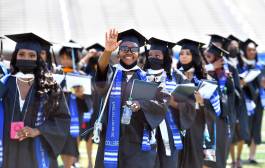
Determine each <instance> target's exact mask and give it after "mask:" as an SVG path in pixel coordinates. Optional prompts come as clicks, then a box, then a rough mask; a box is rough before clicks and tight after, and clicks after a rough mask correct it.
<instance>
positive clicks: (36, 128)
mask: <svg viewBox="0 0 265 168" xmlns="http://www.w3.org/2000/svg"><path fill="white" fill-rule="evenodd" d="M209 37H210V41H209V43H208V44H204V43H202V42H199V41H195V40H193V39H176V41H177V40H179V41H177V42H175V41H171V42H170V41H167V40H164V39H160V37H159V35H158V36H156V37H151V38H146V37H145V36H144V35H142V34H141V33H139V32H138V31H136V30H135V29H129V30H126V31H122V32H118V31H117V30H116V29H110V30H109V31H107V32H106V34H105V44H104V45H101V44H99V43H95V44H93V45H91V46H89V47H87V48H84V47H82V45H80V44H78V43H77V42H75V41H72V40H71V41H69V42H67V43H62V47H61V49H60V51H59V52H58V53H56V54H55V53H54V52H53V49H52V43H51V42H49V41H48V40H45V39H44V38H42V37H39V36H38V35H36V34H34V33H24V34H12V35H5V38H8V39H11V40H13V41H14V42H16V47H15V49H14V51H13V53H12V55H11V58H10V59H9V61H7V60H4V59H3V58H4V57H3V53H4V52H3V47H2V42H1V57H0V79H1V81H0V168H15V167H19V168H46V167H47V168H48V167H50V168H56V167H58V163H57V160H58V157H61V159H62V161H63V165H64V167H65V168H71V167H79V166H80V165H79V164H78V161H79V157H80V153H79V148H80V147H79V144H80V141H82V140H84V141H85V142H86V150H87V156H88V158H87V159H88V166H89V167H90V168H92V167H96V168H104V167H105V168H118V167H119V168H202V167H204V168H207V167H209V168H210V167H213V168H215V167H216V168H225V167H226V166H227V160H228V157H229V155H230V157H231V159H232V164H231V167H233V168H240V167H243V164H242V160H241V155H242V149H243V146H244V144H248V149H249V160H248V162H249V164H253V165H257V164H259V163H258V162H257V161H256V158H255V156H256V149H257V146H258V145H259V144H260V143H261V125H262V115H263V109H264V107H265V90H264V89H265V76H264V72H263V71H264V65H262V64H261V63H260V62H259V60H258V57H257V47H258V44H257V43H256V42H255V41H253V40H251V39H246V40H240V39H239V38H237V37H235V36H234V35H230V36H228V37H223V36H221V35H217V34H210V35H209ZM1 40H3V38H1ZM176 46H179V47H180V48H181V49H180V51H179V56H178V60H177V61H175V58H174V49H173V48H174V47H176ZM7 62H8V64H7ZM84 81H85V82H84ZM86 81H87V83H86ZM84 83H85V84H84ZM136 86H137V87H136ZM179 88H180V89H179ZM93 143H97V144H98V148H97V155H96V160H95V165H93V164H94V162H93V161H92V160H93V159H92V150H93V148H92V145H93Z"/></svg>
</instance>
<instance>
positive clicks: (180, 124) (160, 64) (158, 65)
mask: <svg viewBox="0 0 265 168" xmlns="http://www.w3.org/2000/svg"><path fill="white" fill-rule="evenodd" d="M149 44H150V50H149V53H148V56H147V58H146V63H145V66H144V68H145V70H146V71H147V80H148V82H155V83H157V84H159V85H160V87H161V89H162V91H163V90H164V91H165V92H166V93H167V94H168V95H167V98H166V100H167V103H168V109H167V113H166V118H165V119H164V120H163V121H162V122H161V123H160V124H159V127H158V129H157V136H156V138H157V145H158V152H157V153H158V159H157V163H156V166H157V167H161V168H164V167H167V168H175V167H177V165H180V160H179V159H178V158H179V152H180V150H182V149H183V144H182V137H181V130H184V129H188V128H189V127H190V126H191V124H190V123H192V120H193V118H194V117H193V116H194V115H195V106H194V105H195V102H194V99H193V98H191V100H190V101H186V102H185V101H178V100H176V99H177V98H176V99H175V98H174V97H173V96H170V92H172V91H173V90H174V88H175V87H176V86H177V84H182V83H187V82H189V81H187V80H186V78H185V76H184V75H183V74H181V72H180V71H178V70H173V69H172V48H173V47H174V46H175V45H176V44H175V43H172V42H168V41H164V40H160V39H157V38H154V37H152V38H150V39H149Z"/></svg>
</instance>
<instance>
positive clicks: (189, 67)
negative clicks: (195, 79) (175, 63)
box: [181, 62, 193, 71]
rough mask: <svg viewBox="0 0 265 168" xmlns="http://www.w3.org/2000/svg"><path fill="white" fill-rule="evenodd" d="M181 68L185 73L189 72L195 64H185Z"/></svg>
mask: <svg viewBox="0 0 265 168" xmlns="http://www.w3.org/2000/svg"><path fill="white" fill-rule="evenodd" d="M181 66H182V68H183V70H184V71H188V70H189V69H191V68H192V67H193V62H191V63H189V64H185V65H184V64H182V65H181Z"/></svg>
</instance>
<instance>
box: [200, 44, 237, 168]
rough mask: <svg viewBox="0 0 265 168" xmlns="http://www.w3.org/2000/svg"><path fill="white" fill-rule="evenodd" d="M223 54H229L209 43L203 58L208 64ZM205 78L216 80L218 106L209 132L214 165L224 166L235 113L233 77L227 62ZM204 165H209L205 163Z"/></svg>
mask: <svg viewBox="0 0 265 168" xmlns="http://www.w3.org/2000/svg"><path fill="white" fill-rule="evenodd" d="M225 54H229V53H228V52H227V51H225V50H223V49H221V48H219V47H217V46H216V45H215V44H213V43H210V45H209V47H208V48H207V49H206V56H205V60H206V63H208V64H213V63H214V62H216V61H218V60H220V59H222V57H223V56H224V55H225ZM207 79H214V80H216V81H217V82H218V91H219V98H220V99H219V100H220V108H219V112H217V111H216V110H215V111H216V114H218V115H217V116H218V117H216V119H215V120H213V124H211V125H214V127H213V129H210V128H209V129H210V130H209V131H210V134H211V136H212V137H214V142H215V149H216V163H214V165H215V167H218V168H225V167H226V159H227V154H228V149H229V146H230V140H231V121H230V119H231V115H234V114H232V113H235V109H234V102H235V93H234V90H235V88H234V83H233V77H232V75H231V73H230V71H229V67H228V64H224V65H223V67H220V68H218V69H215V70H213V71H208V76H207ZM207 125H208V124H207ZM206 166H209V165H207V164H206Z"/></svg>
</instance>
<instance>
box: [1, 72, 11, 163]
mask: <svg viewBox="0 0 265 168" xmlns="http://www.w3.org/2000/svg"><path fill="white" fill-rule="evenodd" d="M9 76H10V75H5V76H3V77H2V78H1V80H0V82H2V83H3V84H5V83H6V81H7V79H8V77H9ZM4 113H5V112H4V103H3V99H2V98H0V167H2V166H3V162H4V117H5V115H4Z"/></svg>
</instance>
